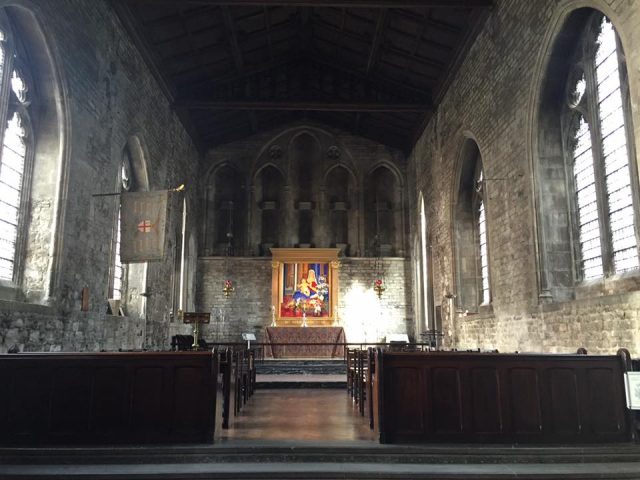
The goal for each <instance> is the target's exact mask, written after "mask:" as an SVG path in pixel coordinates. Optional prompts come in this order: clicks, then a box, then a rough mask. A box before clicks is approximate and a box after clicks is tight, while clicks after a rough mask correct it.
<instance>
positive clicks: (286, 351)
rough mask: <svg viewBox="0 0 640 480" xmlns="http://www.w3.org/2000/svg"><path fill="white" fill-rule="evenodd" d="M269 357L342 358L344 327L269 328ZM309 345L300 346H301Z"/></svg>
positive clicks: (267, 333)
mask: <svg viewBox="0 0 640 480" xmlns="http://www.w3.org/2000/svg"><path fill="white" fill-rule="evenodd" d="M266 340H267V343H268V344H269V345H268V346H267V349H266V354H267V356H270V357H272V358H342V357H343V356H344V346H343V345H342V344H343V343H345V334H344V328H342V327H267V331H266ZM304 343H306V344H308V345H300V344H304Z"/></svg>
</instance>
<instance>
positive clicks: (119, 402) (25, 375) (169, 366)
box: [0, 352, 218, 445]
mask: <svg viewBox="0 0 640 480" xmlns="http://www.w3.org/2000/svg"><path fill="white" fill-rule="evenodd" d="M217 370H218V362H217V357H216V356H214V355H212V354H211V353H206V352H203V353H194V352H188V353H186V352H176V353H103V354H15V355H0V378H1V379H3V380H4V386H5V387H6V389H5V391H4V392H3V398H4V400H3V402H4V404H5V406H6V411H7V412H8V415H7V416H6V417H0V445H16V444H22V445H25V444H26V445H40V444H100V443H172V442H174V443H177V442H207V441H212V440H213V433H214V428H215V423H214V422H215V420H214V418H215V400H216V376H217Z"/></svg>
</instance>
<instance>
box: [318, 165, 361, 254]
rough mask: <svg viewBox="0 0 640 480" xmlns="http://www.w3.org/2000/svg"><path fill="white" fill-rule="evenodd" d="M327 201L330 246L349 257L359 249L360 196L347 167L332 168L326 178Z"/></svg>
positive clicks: (337, 166)
mask: <svg viewBox="0 0 640 480" xmlns="http://www.w3.org/2000/svg"><path fill="white" fill-rule="evenodd" d="M324 184H325V185H326V187H325V191H326V199H327V204H328V207H329V212H328V213H329V229H328V231H329V242H328V244H329V246H330V247H338V248H340V249H341V250H342V254H343V255H345V256H349V255H350V254H351V250H352V249H353V250H356V249H357V242H358V214H357V205H358V196H357V191H356V180H355V177H354V176H353V174H352V173H351V172H350V171H349V169H347V168H346V167H345V166H342V165H336V166H334V167H332V168H330V169H329V170H328V171H327V173H326V175H325V178H324Z"/></svg>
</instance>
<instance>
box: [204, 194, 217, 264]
mask: <svg viewBox="0 0 640 480" xmlns="http://www.w3.org/2000/svg"><path fill="white" fill-rule="evenodd" d="M204 208H205V212H204V218H205V222H204V228H203V230H204V232H203V238H204V242H203V244H204V254H205V256H210V255H213V254H214V252H215V245H216V230H215V227H216V213H217V212H216V205H215V188H214V186H213V185H207V186H206V190H205V205H204Z"/></svg>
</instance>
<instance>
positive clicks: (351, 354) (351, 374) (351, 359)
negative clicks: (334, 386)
mask: <svg viewBox="0 0 640 480" xmlns="http://www.w3.org/2000/svg"><path fill="white" fill-rule="evenodd" d="M355 379H356V350H355V349H354V348H347V393H348V394H350V395H351V397H352V398H355V389H354V383H355Z"/></svg>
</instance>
